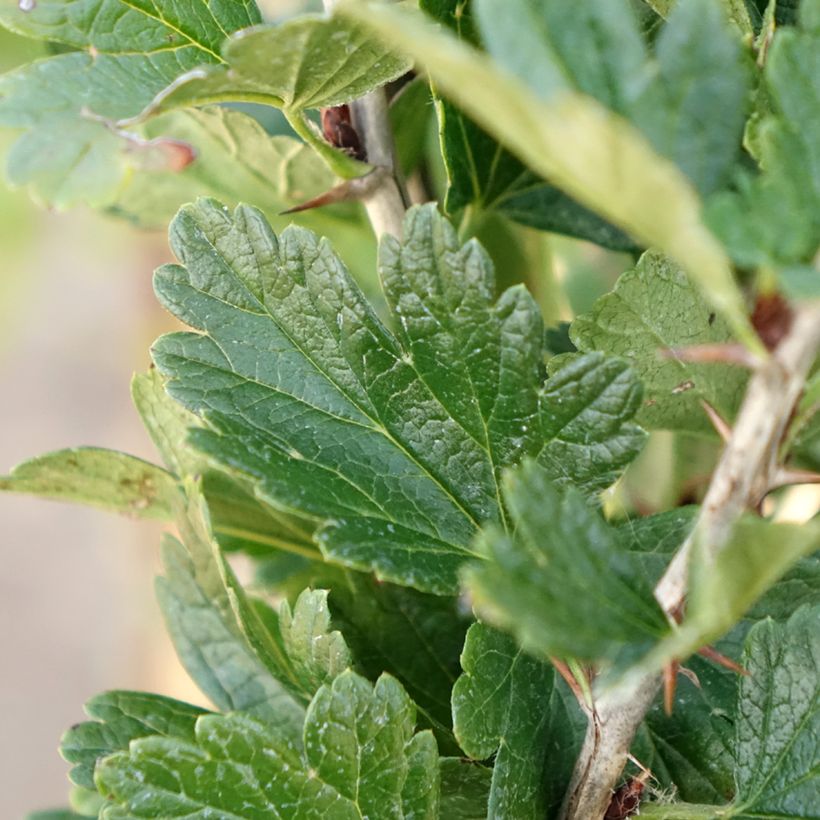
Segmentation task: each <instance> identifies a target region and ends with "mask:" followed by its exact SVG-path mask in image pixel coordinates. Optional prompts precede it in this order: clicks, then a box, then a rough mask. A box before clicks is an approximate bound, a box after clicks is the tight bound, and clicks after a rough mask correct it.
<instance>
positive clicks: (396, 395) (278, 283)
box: [154, 201, 643, 594]
mask: <svg viewBox="0 0 820 820" xmlns="http://www.w3.org/2000/svg"><path fill="white" fill-rule="evenodd" d="M404 233H405V241H404V244H403V245H399V244H398V242H396V241H395V240H392V239H387V240H385V242H384V243H383V245H382V254H381V273H382V279H383V281H384V284H385V289H386V292H387V296H388V300H389V301H390V302H391V303H392V306H393V311H394V314H395V316H396V319H397V322H398V324H399V338H396V337H395V336H393V335H392V334H391V333H390V332H389V331H388V330H387V329H386V328H385V327H384V326H383V325H382V324H381V322H380V321H379V320H378V319H377V317H376V315H375V313H374V312H373V310H372V308H371V307H370V306H369V305H368V304H367V302H366V301H365V300H364V298H363V297H362V294H361V292H360V291H359V289H358V288H357V287H356V285H355V284H354V282H353V281H352V280H351V278H350V276H349V274H348V273H347V271H346V270H345V268H344V266H343V265H342V263H341V262H340V261H339V259H338V257H336V256H335V254H334V253H333V252H332V251H331V249H330V247H329V245H328V244H327V243H326V242H324V241H319V240H318V239H317V238H316V237H315V236H314V235H312V234H311V233H309V232H307V231H304V230H301V229H296V228H290V229H288V230H286V231H285V232H284V233H283V234H282V235H281V237H280V238H279V239H277V238H276V236H275V235H274V234H273V233H272V231H271V229H270V227H269V226H268V224H267V223H266V222H265V221H264V219H263V218H262V216H261V215H260V214H259V212H258V211H255V210H253V209H251V208H248V207H245V206H241V207H239V208H238V209H237V210H236V212H235V214H234V215H231V214H230V213H229V212H228V211H227V209H225V208H223V207H221V206H219V205H218V204H217V203H214V202H210V201H201V202H200V203H199V204H197V205H195V206H189V207H186V208H184V209H183V210H182V211H181V212H180V215H179V216H178V217H177V219H176V220H175V222H174V224H173V226H172V229H171V241H172V245H173V247H174V250H175V252H176V254H177V256H178V258H179V259H180V260H181V261H182V262H183V263H184V264H185V265H186V267H179V266H168V267H165V268H162V269H161V270H160V271H159V272H158V273H157V276H156V280H155V285H156V290H157V293H158V295H159V298H160V300H161V301H162V302H163V303H164V304H165V306H166V307H168V308H169V309H170V310H171V311H172V312H174V313H175V314H176V315H177V316H178V317H179V318H180V319H181V320H182V321H184V322H187V323H188V324H190V325H191V326H193V327H194V328H196V329H198V330H201V331H204V333H203V334H201V335H200V334H191V333H186V334H181V333H180V334H171V335H169V336H165V337H163V338H162V339H160V340H159V341H158V342H157V343H156V345H155V347H154V359H155V361H156V362H157V365H158V367H159V368H160V370H161V371H163V372H164V373H165V374H166V375H167V376H168V377H169V383H168V389H169V390H170V392H171V394H172V395H173V396H174V397H175V398H176V399H177V400H179V401H180V402H182V403H183V404H184V405H185V406H187V407H189V408H190V409H192V410H193V411H195V412H197V413H199V414H202V415H203V416H204V418H205V419H206V421H207V423H208V429H194V430H192V431H191V433H190V440H191V441H192V442H193V444H194V445H195V446H196V447H197V448H198V449H199V450H200V451H201V452H202V453H203V454H204V455H206V456H207V457H208V458H209V459H212V460H213V461H214V462H217V463H218V464H220V465H222V466H223V467H224V468H225V469H229V470H231V471H236V473H237V474H242V475H243V476H244V478H245V479H246V480H249V481H253V482H254V483H255V486H256V493H257V496H258V497H259V498H260V499H261V500H263V501H267V502H268V503H269V504H270V505H271V506H272V507H274V508H276V509H278V510H280V511H284V512H286V513H288V514H293V513H296V514H298V515H300V516H306V517H311V518H313V520H314V521H325V522H327V523H326V525H325V526H324V527H323V529H322V530H321V531H320V533H319V535H318V539H319V543H320V545H321V548H322V550H323V552H324V553H325V555H326V556H327V557H329V558H330V559H331V560H334V561H337V562H340V563H343V564H346V565H348V566H352V567H354V568H357V569H364V570H375V571H376V572H377V573H378V574H380V575H381V576H382V577H384V578H386V579H387V580H392V581H395V582H397V583H401V584H405V585H409V586H415V587H417V588H418V589H421V590H423V591H432V592H435V593H437V594H452V593H454V592H455V591H456V589H457V573H458V568H459V566H460V565H461V564H462V563H463V562H464V560H465V559H466V558H467V557H469V556H470V555H471V554H472V551H471V548H470V541H471V539H472V536H473V534H474V532H475V530H476V528H477V526H478V524H479V522H482V521H486V520H498V519H499V518H500V517H501V515H502V513H501V505H500V501H499V489H498V475H499V471H500V469H501V468H502V467H504V466H506V465H508V464H510V463H513V462H515V461H517V460H519V459H520V458H521V457H523V456H525V455H527V454H531V455H534V456H535V455H538V454H539V453H540V454H541V459H542V461H543V462H544V463H545V464H548V465H549V466H550V467H551V469H552V470H553V471H554V472H557V473H559V474H560V475H561V476H562V477H563V478H564V479H566V480H570V481H572V480H577V481H578V483H580V484H581V485H583V486H584V488H585V489H587V490H588V491H590V492H594V491H596V490H597V489H601V488H602V487H604V486H606V484H607V483H611V481H613V480H614V479H615V478H616V477H617V474H618V472H619V471H620V470H621V469H623V467H624V466H625V465H626V464H627V463H628V462H629V460H630V459H631V458H632V457H634V455H635V454H636V453H637V451H638V449H639V446H640V443H641V442H642V438H643V434H642V432H641V431H640V430H639V428H637V427H635V426H634V425H632V424H631V423H630V422H629V419H630V418H631V415H632V414H633V413H634V411H635V410H636V409H637V404H638V401H639V395H640V388H639V385H638V384H637V382H636V381H635V378H634V376H633V375H632V374H631V373H630V372H629V371H628V370H627V369H626V368H625V366H624V365H622V364H619V363H617V362H605V361H603V359H602V357H599V356H593V357H588V358H587V359H582V360H580V361H579V362H578V363H574V364H573V365H572V366H570V367H568V368H567V369H566V370H565V371H563V372H562V373H561V374H559V376H558V377H556V378H555V379H554V380H552V381H550V382H549V383H548V384H547V386H546V389H545V390H544V391H543V393H542V394H541V395H540V396H539V391H538V386H539V382H540V379H541V373H542V365H541V344H542V329H541V324H540V318H539V316H538V312H537V310H536V308H535V305H534V303H533V301H532V299H531V298H530V297H529V296H528V295H527V293H526V292H525V291H523V290H522V289H520V288H512V289H510V290H508V291H506V292H505V293H504V294H502V296H501V297H500V298H499V300H498V301H497V302H496V303H495V304H494V303H493V302H492V291H493V281H492V269H491V266H490V263H489V261H488V258H487V256H486V254H485V253H484V252H483V251H482V250H481V248H480V247H479V246H478V245H477V244H475V243H474V242H471V243H468V244H467V245H465V246H464V247H460V246H459V244H458V242H457V240H456V237H455V233H454V231H453V230H452V228H451V227H450V226H449V225H448V224H447V223H446V222H445V221H444V220H443V218H442V217H441V216H439V215H438V214H437V213H436V212H435V210H434V209H433V208H432V207H431V206H427V207H424V208H419V209H413V210H411V211H410V212H409V214H408V216H407V218H406V223H405V231H404ZM585 422H586V423H588V424H590V425H591V428H592V429H584V430H583V431H582V430H581V425H582V424H583V423H585ZM582 432H583V435H581V433H582ZM567 454H571V455H572V457H573V458H574V459H575V461H574V462H573V461H569V460H567V461H566V462H565V463H559V462H560V460H561V458H563V457H564V456H566V455H567Z"/></svg>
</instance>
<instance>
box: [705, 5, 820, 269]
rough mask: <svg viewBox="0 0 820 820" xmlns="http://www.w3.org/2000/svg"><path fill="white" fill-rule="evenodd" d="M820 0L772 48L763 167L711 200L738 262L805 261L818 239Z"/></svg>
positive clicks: (712, 213)
mask: <svg viewBox="0 0 820 820" xmlns="http://www.w3.org/2000/svg"><path fill="white" fill-rule="evenodd" d="M819 5H820V4H818V2H817V0H804V2H803V4H802V6H801V20H802V21H803V22H802V26H801V28H799V29H795V28H790V27H788V28H787V27H784V28H781V29H779V30H778V31H777V33H776V34H775V38H774V42H773V44H772V46H771V48H770V50H769V55H768V59H767V61H766V68H765V80H766V89H767V94H768V98H769V101H770V105H771V107H772V109H773V113H772V114H771V115H770V116H769V117H768V118H767V119H766V120H764V123H763V125H762V126H761V129H760V134H759V137H758V143H759V144H758V150H759V153H760V164H761V167H762V169H763V171H762V173H761V174H760V176H758V177H756V178H754V179H751V178H748V177H743V178H742V179H741V180H740V181H739V190H738V192H737V193H727V194H724V195H721V196H719V197H717V198H715V199H714V200H713V201H712V202H711V203H710V209H709V218H710V223H711V224H712V225H713V226H714V229H715V230H716V231H717V232H718V233H719V235H720V236H721V238H722V239H723V240H724V241H725V242H726V244H727V246H728V247H729V249H730V251H731V252H732V254H733V256H734V257H735V259H737V261H738V263H739V264H741V265H745V266H749V267H751V266H755V265H761V264H763V265H772V266H780V265H793V264H799V263H807V262H810V261H811V260H812V258H813V257H814V256H815V254H816V253H817V249H818V246H820V124H818V117H817V116H816V114H817V106H816V104H815V101H816V100H817V98H818V96H820V26H816V24H815V25H814V27H813V26H812V23H811V20H812V14H815V16H817V15H818V12H817V11H816V10H817V9H818V6H819ZM812 9H815V11H814V12H813V11H812Z"/></svg>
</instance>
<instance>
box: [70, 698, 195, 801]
mask: <svg viewBox="0 0 820 820" xmlns="http://www.w3.org/2000/svg"><path fill="white" fill-rule="evenodd" d="M85 711H86V712H87V714H88V716H89V717H91V718H94V719H93V720H90V721H85V722H84V723H78V724H76V725H75V726H72V727H71V728H70V729H69V730H68V731H67V732H66V733H65V734H64V735H63V737H62V740H61V741H60V754H61V755H62V756H63V757H64V758H65V760H67V761H68V762H69V763H72V764H74V766H73V768H72V770H71V772H70V774H69V777H70V778H71V780H72V781H73V782H74V783H76V784H77V785H79V786H83V787H85V788H87V789H94V788H95V786H94V767H95V766H96V764H97V761H98V760H100V759H102V758H104V757H107V756H108V755H111V754H114V753H115V752H121V751H126V750H127V749H128V745H129V744H130V743H131V741H132V740H136V739H137V738H141V737H149V736H153V735H157V736H161V737H169V738H177V739H179V740H188V741H191V740H193V739H194V725H195V724H196V721H197V718H199V717H200V716H201V715H205V714H208V713H207V711H206V710H205V709H200V708H199V707H197V706H191V705H190V704H188V703H183V702H182V701H178V700H174V699H172V698H166V697H163V696H162V695H150V694H147V693H145V692H121V691H116V692H105V693H104V694H102V695H96V696H95V697H93V698H91V700H89V701H88V702H87V703H86V704H85Z"/></svg>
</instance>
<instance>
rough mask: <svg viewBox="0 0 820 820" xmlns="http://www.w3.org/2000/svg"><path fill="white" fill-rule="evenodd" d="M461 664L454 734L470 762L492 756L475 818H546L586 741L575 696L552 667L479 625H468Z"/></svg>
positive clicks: (505, 638) (457, 683) (454, 694)
mask: <svg viewBox="0 0 820 820" xmlns="http://www.w3.org/2000/svg"><path fill="white" fill-rule="evenodd" d="M461 663H462V667H463V668H464V674H463V675H462V676H461V677H460V678H459V679H458V681H457V682H456V685H455V688H454V690H453V721H454V725H455V732H456V737H457V738H458V741H459V743H460V744H461V746H462V748H463V749H464V751H465V752H466V753H467V754H468V755H469V756H470V757H472V758H475V759H477V760H484V759H486V758H488V757H490V756H491V755H493V754H495V763H494V765H493V773H492V786H491V790H490V797H489V804H488V807H487V809H486V812H485V814H482V815H478V816H480V817H532V818H536V817H546V816H547V809H548V808H551V807H552V808H555V807H557V805H558V804H560V802H561V799H562V798H563V795H564V792H565V790H566V787H567V785H568V783H569V778H570V774H571V771H572V763H573V760H574V759H575V755H576V754H577V752H578V751H579V750H580V743H581V739H582V737H583V731H584V729H583V724H584V722H585V719H584V717H583V715H582V714H581V711H580V709H578V707H577V704H576V703H575V701H574V698H573V696H572V695H571V694H569V692H568V690H566V689H565V688H564V687H563V686H562V685H561V684H559V683H558V682H557V680H556V678H555V674H554V672H553V669H552V667H550V666H549V665H548V664H546V663H543V662H541V661H538V660H536V659H535V658H533V657H531V656H529V655H527V654H525V653H524V652H523V651H522V650H521V649H520V647H518V646H517V645H516V644H515V642H514V641H513V640H512V638H510V637H508V636H507V635H504V634H502V633H500V632H496V631H495V630H494V629H491V628H489V627H487V626H485V625H484V624H480V623H479V624H475V625H473V626H472V627H470V630H469V632H468V633H467V641H466V643H465V644H464V652H463V654H462V657H461ZM483 779H484V778H483V776H482V777H481V778H480V779H479V788H480V787H481V781H482V780H483ZM471 780H474V778H471ZM446 782H447V781H446V780H445V783H446ZM473 788H474V787H473ZM480 793H481V792H480V791H479V794H480ZM453 799H454V798H453ZM474 801H475V797H473V798H472V799H471V800H470V803H469V804H468V810H469V811H474V808H473V806H474ZM464 816H467V817H470V816H473V815H471V814H465V815H464Z"/></svg>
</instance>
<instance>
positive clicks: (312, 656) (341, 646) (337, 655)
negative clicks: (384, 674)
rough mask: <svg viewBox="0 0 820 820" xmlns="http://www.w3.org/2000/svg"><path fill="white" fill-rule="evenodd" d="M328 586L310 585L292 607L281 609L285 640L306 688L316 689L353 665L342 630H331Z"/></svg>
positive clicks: (280, 614)
mask: <svg viewBox="0 0 820 820" xmlns="http://www.w3.org/2000/svg"><path fill="white" fill-rule="evenodd" d="M327 595H328V592H327V590H323V589H317V590H311V589H306V590H305V591H304V592H302V594H301V595H300V596H299V597H298V598H297V600H296V604H295V605H294V607H293V609H292V610H291V607H290V605H289V604H288V602H287V601H283V602H282V605H281V607H280V609H279V628H280V630H281V633H282V643H283V645H284V648H285V651H286V652H287V654H288V657H289V659H290V662H291V663H292V664H293V667H294V672H295V674H296V676H297V677H298V678H299V680H300V681H301V682H302V684H303V686H304V687H305V689H307V690H309V691H312V692H315V691H316V690H317V689H318V688H319V687H320V686H321V685H322V684H324V683H330V682H332V681H333V680H334V678H336V677H338V676H339V675H340V674H341V673H342V672H344V670H345V669H347V667H349V666H350V665H351V656H350V650H349V649H348V648H347V644H346V643H345V639H344V637H343V636H342V633H341V632H338V631H336V630H333V631H331V628H330V610H329V609H328V606H327Z"/></svg>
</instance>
